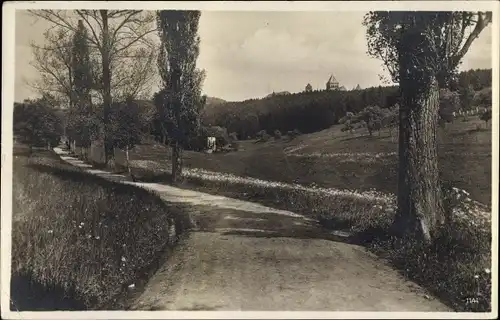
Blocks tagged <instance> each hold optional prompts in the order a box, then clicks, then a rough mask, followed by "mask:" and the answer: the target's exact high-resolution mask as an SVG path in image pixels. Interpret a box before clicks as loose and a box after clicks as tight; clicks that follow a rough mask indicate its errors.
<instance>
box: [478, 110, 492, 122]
mask: <svg viewBox="0 0 500 320" xmlns="http://www.w3.org/2000/svg"><path fill="white" fill-rule="evenodd" d="M480 119H481V120H483V121H484V122H486V124H487V123H488V121H490V120H491V109H487V110H486V111H484V112H483V113H482V114H481V116H480Z"/></svg>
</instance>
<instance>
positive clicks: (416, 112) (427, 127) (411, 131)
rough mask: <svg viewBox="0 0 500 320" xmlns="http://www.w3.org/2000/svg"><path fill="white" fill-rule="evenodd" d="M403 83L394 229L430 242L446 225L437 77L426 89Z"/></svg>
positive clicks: (402, 233)
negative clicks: (440, 168)
mask: <svg viewBox="0 0 500 320" xmlns="http://www.w3.org/2000/svg"><path fill="white" fill-rule="evenodd" d="M415 85H416V84H415V83H414V82H411V81H401V83H400V88H401V93H402V100H403V103H402V104H401V107H400V122H399V179H398V180H399V181H398V182H399V186H398V213H397V217H396V221H395V227H396V230H397V232H398V233H399V234H400V235H410V236H415V237H417V238H420V239H421V240H424V241H425V242H427V243H429V242H430V241H432V239H433V237H434V235H435V231H436V227H437V226H438V225H439V224H440V223H442V222H443V219H444V210H443V204H442V194H441V188H440V181H439V168H438V154H437V141H436V129H437V125H438V110H439V88H438V83H437V80H436V78H435V77H432V78H431V80H430V83H429V84H428V85H427V87H426V88H423V90H418V89H417V90H416V89H415Z"/></svg>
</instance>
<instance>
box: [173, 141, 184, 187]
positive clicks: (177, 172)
mask: <svg viewBox="0 0 500 320" xmlns="http://www.w3.org/2000/svg"><path fill="white" fill-rule="evenodd" d="M181 176H182V147H181V145H180V143H179V142H177V141H176V142H174V144H173V145H172V181H173V182H174V183H177V182H179V181H180V179H181Z"/></svg>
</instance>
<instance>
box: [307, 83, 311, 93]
mask: <svg viewBox="0 0 500 320" xmlns="http://www.w3.org/2000/svg"><path fill="white" fill-rule="evenodd" d="M311 91H313V87H312V86H311V84H310V83H308V84H307V85H306V92H311Z"/></svg>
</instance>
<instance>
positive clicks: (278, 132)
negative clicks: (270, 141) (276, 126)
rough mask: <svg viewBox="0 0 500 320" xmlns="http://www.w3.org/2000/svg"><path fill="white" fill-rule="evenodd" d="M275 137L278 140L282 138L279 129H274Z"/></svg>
mask: <svg viewBox="0 0 500 320" xmlns="http://www.w3.org/2000/svg"><path fill="white" fill-rule="evenodd" d="M274 139H276V140H279V139H281V132H280V131H279V130H275V131H274Z"/></svg>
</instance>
